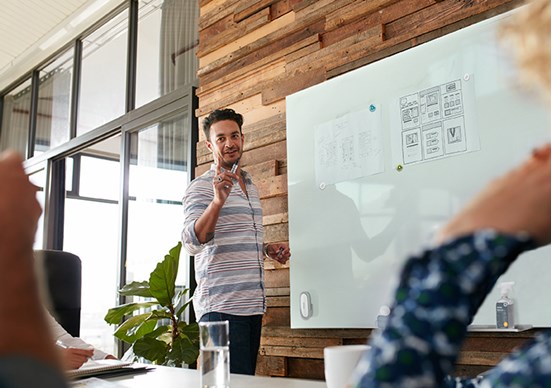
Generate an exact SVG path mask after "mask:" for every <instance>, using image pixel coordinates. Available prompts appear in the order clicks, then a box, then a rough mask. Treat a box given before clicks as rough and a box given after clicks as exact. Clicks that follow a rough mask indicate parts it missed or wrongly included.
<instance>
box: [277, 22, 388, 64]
mask: <svg viewBox="0 0 552 388" xmlns="http://www.w3.org/2000/svg"><path fill="white" fill-rule="evenodd" d="M381 41H382V27H381V26H380V25H377V26H374V27H371V28H369V29H367V30H365V31H362V32H361V33H360V34H358V35H354V36H351V37H348V38H346V39H344V40H343V41H341V42H339V43H336V44H333V45H331V46H326V47H323V48H322V49H321V50H319V51H317V52H315V53H313V54H311V55H308V56H305V57H303V58H300V59H298V60H297V61H294V62H290V63H288V64H287V65H286V71H287V72H289V73H290V74H294V73H295V72H298V71H303V70H302V69H308V68H309V66H312V64H313V63H316V64H318V65H320V64H322V65H323V66H325V67H326V69H329V68H333V67H336V66H338V64H343V63H347V62H349V61H351V60H354V59H356V57H358V55H359V54H357V52H361V53H366V52H372V50H373V48H374V46H376V45H377V44H379V43H381Z"/></svg>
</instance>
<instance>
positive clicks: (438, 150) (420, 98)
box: [399, 79, 477, 164]
mask: <svg viewBox="0 0 552 388" xmlns="http://www.w3.org/2000/svg"><path fill="white" fill-rule="evenodd" d="M467 94H469V93H466V90H463V89H462V82H461V81H460V80H459V79H457V80H454V81H450V82H447V83H444V84H441V85H438V86H434V87H431V88H429V89H425V90H421V91H419V92H415V93H412V94H408V95H405V96H403V97H401V98H400V99H399V104H400V116H401V117H400V121H401V138H402V144H401V149H402V163H403V164H412V163H419V162H424V161H428V160H432V159H437V158H443V157H447V156H451V155H453V154H458V153H462V152H468V151H473V149H470V146H469V145H470V144H473V142H472V143H470V142H469V141H468V139H467V136H466V133H467V132H469V131H467V129H466V125H465V116H466V114H467V113H469V112H466V106H467V105H466V103H465V99H466V98H467V97H468V96H467ZM476 143H477V142H476Z"/></svg>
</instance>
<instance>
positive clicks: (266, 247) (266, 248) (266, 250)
mask: <svg viewBox="0 0 552 388" xmlns="http://www.w3.org/2000/svg"><path fill="white" fill-rule="evenodd" d="M263 253H264V256H265V257H266V258H267V259H270V258H271V257H270V255H269V254H268V244H263Z"/></svg>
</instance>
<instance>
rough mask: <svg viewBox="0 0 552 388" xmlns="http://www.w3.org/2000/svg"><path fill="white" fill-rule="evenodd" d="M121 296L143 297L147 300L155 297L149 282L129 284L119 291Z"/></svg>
mask: <svg viewBox="0 0 552 388" xmlns="http://www.w3.org/2000/svg"><path fill="white" fill-rule="evenodd" d="M119 294H120V295H124V296H143V297H145V298H152V297H153V296H152V295H151V291H150V285H149V283H148V282H147V281H143V282H131V283H128V284H126V285H125V286H124V287H123V288H121V289H120V290H119Z"/></svg>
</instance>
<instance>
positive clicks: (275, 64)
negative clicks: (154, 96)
mask: <svg viewBox="0 0 552 388" xmlns="http://www.w3.org/2000/svg"><path fill="white" fill-rule="evenodd" d="M285 64H286V63H285V60H284V58H280V59H278V58H275V59H274V60H273V61H270V62H267V63H265V64H260V63H258V64H257V66H255V68H251V70H249V71H247V69H245V68H244V69H243V72H242V73H241V74H234V75H233V76H232V77H228V82H226V83H223V82H222V80H217V81H215V82H213V83H210V84H204V85H203V86H201V87H200V88H199V89H197V92H196V95H197V96H198V97H199V98H200V99H201V101H202V105H203V107H204V108H205V109H208V110H214V109H217V108H219V107H221V106H229V105H232V103H234V102H235V101H236V100H238V99H243V98H247V97H250V96H252V95H255V94H258V93H261V92H262V90H263V87H266V86H267V85H270V83H272V82H273V81H274V78H276V77H278V76H280V75H283V74H284V73H285Z"/></svg>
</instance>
